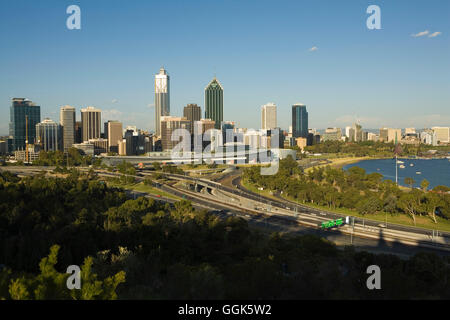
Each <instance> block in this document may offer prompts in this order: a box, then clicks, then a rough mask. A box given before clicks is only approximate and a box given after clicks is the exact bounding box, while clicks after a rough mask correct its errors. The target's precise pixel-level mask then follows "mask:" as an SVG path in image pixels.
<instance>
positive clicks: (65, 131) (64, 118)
mask: <svg viewBox="0 0 450 320" xmlns="http://www.w3.org/2000/svg"><path fill="white" fill-rule="evenodd" d="M59 123H60V124H61V126H62V141H63V143H62V144H63V148H64V152H67V150H68V149H69V148H70V147H72V145H73V144H74V143H75V108H74V107H71V106H64V107H61V109H60V112H59Z"/></svg>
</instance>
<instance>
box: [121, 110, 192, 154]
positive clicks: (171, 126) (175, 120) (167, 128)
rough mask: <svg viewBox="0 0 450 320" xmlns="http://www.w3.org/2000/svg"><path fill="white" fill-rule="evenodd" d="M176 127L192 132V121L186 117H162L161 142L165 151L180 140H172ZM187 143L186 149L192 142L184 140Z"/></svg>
mask: <svg viewBox="0 0 450 320" xmlns="http://www.w3.org/2000/svg"><path fill="white" fill-rule="evenodd" d="M176 129H185V130H187V131H189V132H191V122H190V121H189V120H188V119H187V118H185V117H171V116H167V117H161V144H162V149H163V151H166V150H172V149H173V148H174V147H175V146H176V145H178V144H179V143H180V141H172V133H173V132H174V131H175V130H176ZM127 143H128V142H127ZM182 143H184V144H185V146H186V147H185V149H186V150H187V149H190V148H188V147H187V146H188V145H189V144H190V143H191V140H190V137H189V141H182Z"/></svg>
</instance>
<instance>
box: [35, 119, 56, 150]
mask: <svg viewBox="0 0 450 320" xmlns="http://www.w3.org/2000/svg"><path fill="white" fill-rule="evenodd" d="M61 141H62V139H61V127H60V126H59V125H58V124H57V123H56V122H55V121H53V120H50V119H44V121H42V122H39V123H38V124H37V125H36V143H37V144H39V145H40V146H41V148H42V150H45V151H58V150H61Z"/></svg>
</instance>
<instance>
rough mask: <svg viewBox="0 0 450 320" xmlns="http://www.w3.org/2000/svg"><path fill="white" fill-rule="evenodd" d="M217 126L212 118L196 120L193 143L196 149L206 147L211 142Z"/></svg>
mask: <svg viewBox="0 0 450 320" xmlns="http://www.w3.org/2000/svg"><path fill="white" fill-rule="evenodd" d="M214 128H215V123H214V121H213V120H211V119H200V120H199V121H195V122H194V128H193V129H192V130H193V133H194V134H193V139H192V145H193V150H194V151H200V150H199V148H200V147H201V150H203V149H205V147H206V146H207V145H209V144H210V143H211V132H212V129H214Z"/></svg>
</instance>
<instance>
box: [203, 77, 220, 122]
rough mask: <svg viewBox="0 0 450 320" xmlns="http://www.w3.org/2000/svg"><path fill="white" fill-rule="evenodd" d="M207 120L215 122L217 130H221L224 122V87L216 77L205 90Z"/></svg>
mask: <svg viewBox="0 0 450 320" xmlns="http://www.w3.org/2000/svg"><path fill="white" fill-rule="evenodd" d="M205 118H206V119H211V120H213V121H214V122H215V128H216V129H220V124H221V123H222V121H223V87H222V85H221V84H220V83H219V81H218V80H217V79H216V77H214V79H212V80H211V82H210V83H209V84H208V85H207V86H206V88H205Z"/></svg>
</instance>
